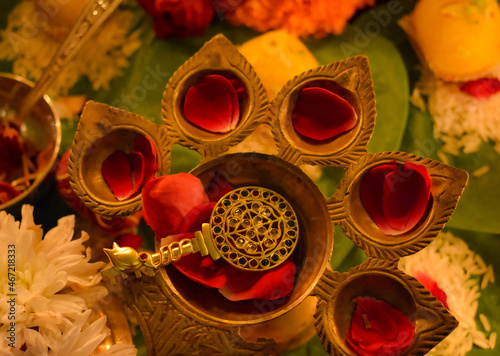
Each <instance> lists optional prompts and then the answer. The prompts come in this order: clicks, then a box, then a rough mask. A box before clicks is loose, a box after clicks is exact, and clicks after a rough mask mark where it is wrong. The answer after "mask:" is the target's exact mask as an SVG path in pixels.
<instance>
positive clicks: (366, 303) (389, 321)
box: [346, 297, 415, 356]
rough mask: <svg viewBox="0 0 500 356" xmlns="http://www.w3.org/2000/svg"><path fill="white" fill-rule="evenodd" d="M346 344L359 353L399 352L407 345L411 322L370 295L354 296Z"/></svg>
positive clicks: (411, 336) (410, 338) (412, 330)
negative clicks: (354, 304) (353, 306)
mask: <svg viewBox="0 0 500 356" xmlns="http://www.w3.org/2000/svg"><path fill="white" fill-rule="evenodd" d="M354 302H355V303H356V310H355V311H354V314H353V317H352V319H351V324H350V326H349V330H348V333H347V335H346V343H347V345H348V346H349V347H350V348H352V349H353V350H354V351H356V353H358V354H359V355H363V356H377V355H381V354H383V355H399V354H400V353H401V352H403V351H404V350H405V349H406V348H408V346H409V345H410V344H411V342H412V340H413V336H414V334H415V326H414V325H413V323H412V322H411V321H410V320H409V319H408V318H407V317H406V316H405V315H404V314H403V313H401V312H400V311H399V310H398V309H396V308H394V307H393V306H391V305H390V304H388V303H386V302H384V301H381V300H377V299H375V298H371V297H358V298H356V299H354Z"/></svg>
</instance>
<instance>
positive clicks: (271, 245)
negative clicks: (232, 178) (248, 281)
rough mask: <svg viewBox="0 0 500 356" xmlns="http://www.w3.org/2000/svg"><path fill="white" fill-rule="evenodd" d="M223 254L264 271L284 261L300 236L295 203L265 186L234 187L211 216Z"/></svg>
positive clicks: (243, 266) (239, 265)
mask: <svg viewBox="0 0 500 356" xmlns="http://www.w3.org/2000/svg"><path fill="white" fill-rule="evenodd" d="M210 228H211V233H212V235H213V240H214V242H215V244H216V246H217V248H218V250H219V251H220V254H221V255H222V257H223V258H224V259H225V260H226V261H227V262H229V263H230V264H232V265H233V266H235V267H236V268H240V269H247V270H256V271H264V270H269V269H271V268H274V267H276V266H278V265H279V264H281V263H282V262H284V261H285V260H286V259H287V258H288V257H290V255H291V254H292V252H293V250H294V249H295V246H296V245H297V239H298V237H299V224H298V221H297V216H296V215H295V211H294V210H293V208H292V206H291V205H290V204H289V203H288V202H287V201H286V200H285V198H283V197H282V196H281V195H279V194H278V193H276V192H273V191H272V190H270V189H265V188H262V187H242V188H238V189H234V190H233V191H231V192H229V193H227V194H226V195H225V196H224V197H222V198H221V199H220V200H219V202H218V203H217V205H216V206H215V207H214V210H213V213H212V217H211V218H210Z"/></svg>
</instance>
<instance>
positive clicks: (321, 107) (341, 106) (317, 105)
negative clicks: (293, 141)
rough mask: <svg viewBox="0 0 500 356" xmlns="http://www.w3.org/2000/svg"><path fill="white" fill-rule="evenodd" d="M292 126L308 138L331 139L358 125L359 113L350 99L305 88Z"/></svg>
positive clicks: (296, 105)
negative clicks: (357, 115)
mask: <svg viewBox="0 0 500 356" xmlns="http://www.w3.org/2000/svg"><path fill="white" fill-rule="evenodd" d="M292 124H293V127H294V128H295V131H297V132H298V133H299V134H300V135H302V136H304V137H306V138H309V139H312V140H315V141H324V140H330V139H333V138H335V137H337V136H339V135H341V134H343V133H346V132H347V131H349V130H351V129H352V128H353V127H354V126H356V112H355V111H354V108H353V107H352V105H351V104H349V102H347V100H345V99H344V98H342V97H340V96H339V95H337V94H335V93H332V92H331V91H329V90H326V89H324V88H320V87H310V88H304V89H302V91H301V92H300V94H299V97H298V99H297V102H296V104H295V108H294V109H293V112H292Z"/></svg>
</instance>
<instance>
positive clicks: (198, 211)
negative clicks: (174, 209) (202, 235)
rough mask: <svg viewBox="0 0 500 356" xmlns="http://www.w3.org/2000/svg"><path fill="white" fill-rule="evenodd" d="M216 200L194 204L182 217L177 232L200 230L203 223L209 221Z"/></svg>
mask: <svg viewBox="0 0 500 356" xmlns="http://www.w3.org/2000/svg"><path fill="white" fill-rule="evenodd" d="M215 204H217V202H209V203H206V204H201V205H198V206H195V207H194V208H193V209H191V211H190V212H189V213H187V215H186V216H185V217H184V219H182V222H181V226H180V228H179V233H181V234H182V233H186V232H196V231H200V230H201V225H202V224H203V223H208V222H209V221H210V216H211V215H212V210H214V206H215Z"/></svg>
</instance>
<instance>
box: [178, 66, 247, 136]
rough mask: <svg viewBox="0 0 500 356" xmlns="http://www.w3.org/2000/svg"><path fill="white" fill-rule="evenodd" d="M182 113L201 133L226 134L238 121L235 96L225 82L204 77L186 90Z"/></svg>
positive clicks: (215, 78) (238, 112) (214, 76)
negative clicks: (203, 131) (202, 131)
mask: <svg viewBox="0 0 500 356" xmlns="http://www.w3.org/2000/svg"><path fill="white" fill-rule="evenodd" d="M183 113H184V116H185V118H186V120H188V121H189V122H191V123H192V124H193V125H195V126H198V127H200V128H202V129H204V130H207V131H210V132H216V133H225V132H229V131H231V130H233V129H234V128H235V127H236V125H237V123H238V120H239V116H240V111H239V103H238V96H237V94H236V91H235V90H234V87H233V86H232V85H231V82H229V80H228V79H226V78H225V77H223V76H221V75H217V74H212V75H207V76H204V77H202V78H200V79H199V80H198V82H197V83H196V84H195V85H193V86H192V87H190V88H189V89H188V91H187V93H186V97H185V99H184V111H183Z"/></svg>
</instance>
